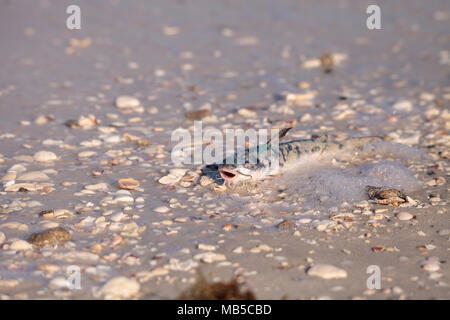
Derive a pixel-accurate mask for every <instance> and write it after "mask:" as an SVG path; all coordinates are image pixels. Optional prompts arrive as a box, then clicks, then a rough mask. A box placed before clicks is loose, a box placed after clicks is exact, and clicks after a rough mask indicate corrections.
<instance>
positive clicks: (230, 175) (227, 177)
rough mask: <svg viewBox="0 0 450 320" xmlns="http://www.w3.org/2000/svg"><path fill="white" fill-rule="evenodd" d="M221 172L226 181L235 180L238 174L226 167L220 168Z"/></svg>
mask: <svg viewBox="0 0 450 320" xmlns="http://www.w3.org/2000/svg"><path fill="white" fill-rule="evenodd" d="M219 173H220V176H221V177H222V179H224V180H225V181H230V180H233V179H234V178H236V176H237V175H238V174H237V172H235V171H232V170H228V169H224V168H220V169H219Z"/></svg>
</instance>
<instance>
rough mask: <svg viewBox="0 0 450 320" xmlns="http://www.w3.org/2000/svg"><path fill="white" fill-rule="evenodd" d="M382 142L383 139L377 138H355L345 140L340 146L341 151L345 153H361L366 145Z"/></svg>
mask: <svg viewBox="0 0 450 320" xmlns="http://www.w3.org/2000/svg"><path fill="white" fill-rule="evenodd" d="M384 140H385V138H384V137H379V136H371V137H356V138H349V139H347V140H345V141H344V142H343V143H342V145H343V149H344V150H346V151H362V150H363V149H365V147H366V146H367V145H369V144H371V143H374V142H379V141H384Z"/></svg>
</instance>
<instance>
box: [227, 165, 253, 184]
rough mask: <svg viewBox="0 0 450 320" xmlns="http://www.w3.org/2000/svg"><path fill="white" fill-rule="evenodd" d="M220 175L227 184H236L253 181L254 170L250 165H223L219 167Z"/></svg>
mask: <svg viewBox="0 0 450 320" xmlns="http://www.w3.org/2000/svg"><path fill="white" fill-rule="evenodd" d="M219 173H220V176H221V177H222V179H223V180H225V182H228V183H236V182H245V181H250V180H252V173H253V171H252V168H251V166H250V165H249V164H244V165H235V164H221V165H219Z"/></svg>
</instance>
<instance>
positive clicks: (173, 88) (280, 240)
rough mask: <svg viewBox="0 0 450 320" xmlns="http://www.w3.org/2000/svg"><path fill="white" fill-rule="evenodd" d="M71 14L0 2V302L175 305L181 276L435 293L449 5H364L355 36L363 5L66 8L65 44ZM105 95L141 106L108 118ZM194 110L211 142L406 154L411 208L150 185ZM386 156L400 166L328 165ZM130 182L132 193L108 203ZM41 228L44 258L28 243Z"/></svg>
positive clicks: (334, 291)
mask: <svg viewBox="0 0 450 320" xmlns="http://www.w3.org/2000/svg"><path fill="white" fill-rule="evenodd" d="M70 4H74V3H73V1H22V0H20V1H3V2H2V3H1V4H0V39H1V41H2V46H1V49H0V60H1V61H2V73H1V75H0V155H1V156H0V176H1V177H2V188H1V192H0V199H1V201H0V204H1V207H0V247H1V250H0V251H1V254H0V297H1V298H3V299H47V298H50V299H55V298H56V299H96V298H105V297H106V298H140V299H174V298H176V297H178V296H179V295H180V293H181V292H183V290H185V289H186V288H189V287H190V286H191V285H192V283H193V282H194V281H195V279H196V270H197V269H198V268H201V270H202V271H203V273H204V275H205V276H206V278H208V279H210V280H211V279H212V280H215V281H219V280H220V281H227V280H229V279H231V278H232V277H233V276H238V277H239V281H242V282H244V283H245V285H244V286H245V288H248V289H250V290H252V291H253V292H254V294H255V295H256V297H257V298H260V299H280V298H288V299H327V298H330V299H449V298H450V287H449V281H450V279H449V274H450V272H449V266H448V257H449V240H450V231H449V228H450V225H449V211H448V196H449V182H448V181H449V179H450V178H449V168H450V166H449V158H450V157H449V147H450V140H449V130H450V113H449V101H450V86H449V66H450V53H449V48H448V44H449V33H448V30H449V27H450V18H449V15H450V7H449V5H448V2H447V1H427V2H425V1H406V0H405V1H396V2H395V3H389V4H388V3H386V4H382V7H381V11H382V13H381V14H382V30H368V29H367V28H366V18H367V15H366V13H365V12H366V8H367V6H368V5H369V4H371V3H369V2H367V3H366V2H365V1H358V2H356V1H355V2H353V1H325V2H323V3H322V2H321V4H317V3H315V2H313V1H300V2H299V1H276V3H275V2H274V1H265V0H264V1H261V0H258V1H245V2H240V1H217V2H212V1H210V2H208V3H205V2H204V1H183V0H180V1H155V2H152V3H150V2H146V1H102V2H95V3H92V1H77V2H76V4H78V5H79V6H80V7H81V13H82V14H81V19H82V20H81V30H67V29H66V26H65V20H66V18H67V14H65V11H66V7H67V6H68V5H70ZM326 54H328V55H329V56H331V57H332V59H333V61H334V62H335V65H334V66H333V67H332V71H331V72H330V73H326V72H324V70H323V68H322V67H321V65H320V63H321V62H320V58H321V57H323V56H324V55H326ZM322 60H323V59H322ZM286 93H294V94H305V95H306V96H307V97H306V98H305V97H301V98H300V100H301V101H294V102H292V101H291V102H289V101H287V100H286V99H284V98H283V97H285V94H286ZM123 95H126V96H131V97H134V98H136V99H138V100H139V105H137V106H133V105H132V103H131V105H130V107H123V108H119V107H118V106H117V104H116V99H117V98H118V97H120V96H123ZM280 97H281V98H280ZM203 109H208V110H210V115H209V116H207V117H206V118H204V119H203V125H204V126H205V127H206V126H212V127H215V128H218V129H220V130H223V129H225V128H227V127H230V128H242V129H244V130H245V129H248V128H255V129H259V128H271V127H284V126H286V125H288V124H293V122H292V121H294V122H295V126H294V129H293V130H292V132H291V133H289V134H290V135H291V137H293V138H310V137H311V135H320V134H328V136H329V137H330V138H331V139H334V140H341V139H344V138H346V137H349V136H369V135H380V136H387V137H390V139H391V140H392V141H394V142H399V143H404V144H407V145H410V146H412V147H414V148H415V149H418V150H421V151H424V152H426V153H427V154H429V156H430V158H429V159H428V160H420V161H417V162H414V163H404V162H403V163H402V165H403V166H404V167H405V168H406V167H407V168H408V170H410V172H412V174H414V175H415V176H416V178H417V179H418V180H419V181H420V182H421V186H420V188H418V189H417V190H415V191H413V192H411V194H410V196H411V197H412V198H413V199H417V200H418V201H419V203H420V204H419V205H412V206H409V207H403V208H402V207H393V206H388V205H379V204H375V203H373V202H369V201H368V200H363V201H360V199H359V200H358V201H353V202H352V201H350V202H348V203H346V204H344V203H339V204H333V205H331V206H321V205H320V204H317V203H316V204H315V207H313V209H311V208H307V207H306V206H305V205H304V203H302V201H301V200H300V198H301V196H302V195H298V194H296V193H295V189H294V190H293V189H292V186H291V188H290V189H289V190H287V191H286V192H283V191H280V192H278V194H277V192H274V195H273V196H272V197H265V196H264V194H262V196H261V193H259V191H258V190H257V191H256V193H254V194H253V195H252V194H250V195H245V196H244V195H239V194H236V193H232V192H231V193H230V192H225V193H222V190H221V189H219V190H218V188H217V187H218V186H217V185H216V184H215V183H211V184H208V185H206V184H207V182H204V183H201V177H200V171H201V166H198V165H186V166H182V167H181V168H183V169H186V170H187V171H186V170H185V171H183V172H182V173H180V177H179V181H177V182H176V183H173V184H161V183H160V182H158V181H159V180H160V179H161V178H162V177H164V176H166V175H167V174H168V173H169V170H171V169H174V168H175V166H174V165H173V164H172V162H171V158H170V152H171V148H172V147H173V145H174V143H173V142H171V139H170V138H171V133H172V132H173V131H174V130H175V129H177V128H186V129H192V127H193V121H192V120H190V119H187V118H186V113H188V112H191V111H195V110H203ZM243 109H245V110H244V111H242V110H243ZM89 115H91V117H89ZM80 117H82V118H80ZM40 151H48V152H50V153H39V152H40ZM53 156H55V159H53ZM384 160H393V161H396V162H398V161H399V160H398V159H391V158H390V157H378V158H377V157H372V158H369V159H363V160H361V159H352V161H350V162H348V163H343V164H342V167H343V168H355V167H356V168H358V167H359V166H363V165H364V164H366V163H375V162H379V161H384ZM328 166H331V165H328ZM333 168H334V169H333V170H337V171H334V172H339V171H338V169H336V168H338V167H336V166H333ZM28 173H32V174H31V176H30V175H28V176H26V174H28ZM24 175H25V177H24ZM128 178H133V179H135V180H136V181H138V183H139V186H135V187H132V189H133V190H130V191H125V190H123V189H122V190H121V189H120V188H119V187H118V184H117V181H118V180H119V179H128ZM293 179H295V176H294V177H293ZM205 181H206V180H205ZM334 182H335V183H336V180H334ZM20 183H23V185H19V184H20ZM293 185H294V186H295V185H296V184H293ZM302 187H305V184H303V185H302ZM275 190H276V188H275ZM217 191H219V192H217ZM319 196H320V195H319ZM322 196H326V195H322ZM328 196H329V195H328ZM319 203H320V202H319ZM401 212H406V213H408V214H410V216H408V215H405V214H402V215H399V214H400V213H401ZM400 216H401V217H404V219H406V220H401V219H399V217H400ZM308 219H309V221H308ZM402 219H403V218H402ZM286 220H287V221H289V223H285V224H284V225H282V227H280V226H279V224H280V223H282V222H283V221H286ZM56 227H62V228H63V229H64V230H65V231H62V232H61V234H56V235H55V234H52V235H51V236H48V234H47V236H48V238H46V239H48V241H49V242H48V244H50V245H48V244H47V246H46V245H45V243H44V245H42V246H41V245H40V244H41V242H39V241H36V239H42V238H39V237H38V238H36V236H35V237H34V238H30V235H32V234H33V233H36V232H42V231H45V230H47V229H52V228H56ZM65 232H69V233H70V240H69V241H66V240H67V234H66V233H65ZM33 239H34V240H33ZM321 264H326V265H332V266H334V267H335V268H331V269H330V268H328V269H326V268H325V270H324V268H322V269H320V268H317V266H320V265H321ZM371 265H377V266H379V267H380V270H381V289H379V290H376V289H368V288H367V285H366V280H367V278H368V277H369V276H370V274H368V273H367V268H368V267H369V266H371ZM69 266H77V267H79V268H80V271H81V289H79V290H69V289H67V279H68V277H69V276H70V274H69V273H68V270H67V268H68V267H69ZM314 267H316V269H315V271H316V274H319V275H322V276H323V277H337V279H323V278H321V277H320V276H314V272H311V270H312V268H314ZM313 270H314V269H313ZM317 270H318V271H317ZM118 277H124V278H123V279H122V278H120V279H119V280H120V281H119V280H117V278H118ZM114 279H116V280H114Z"/></svg>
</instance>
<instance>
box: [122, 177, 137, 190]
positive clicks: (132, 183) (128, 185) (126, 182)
mask: <svg viewBox="0 0 450 320" xmlns="http://www.w3.org/2000/svg"><path fill="white" fill-rule="evenodd" d="M117 184H118V186H119V188H121V189H125V190H134V189H136V188H138V187H139V181H137V180H134V179H132V178H127V179H120V180H119V181H118V182H117Z"/></svg>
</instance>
